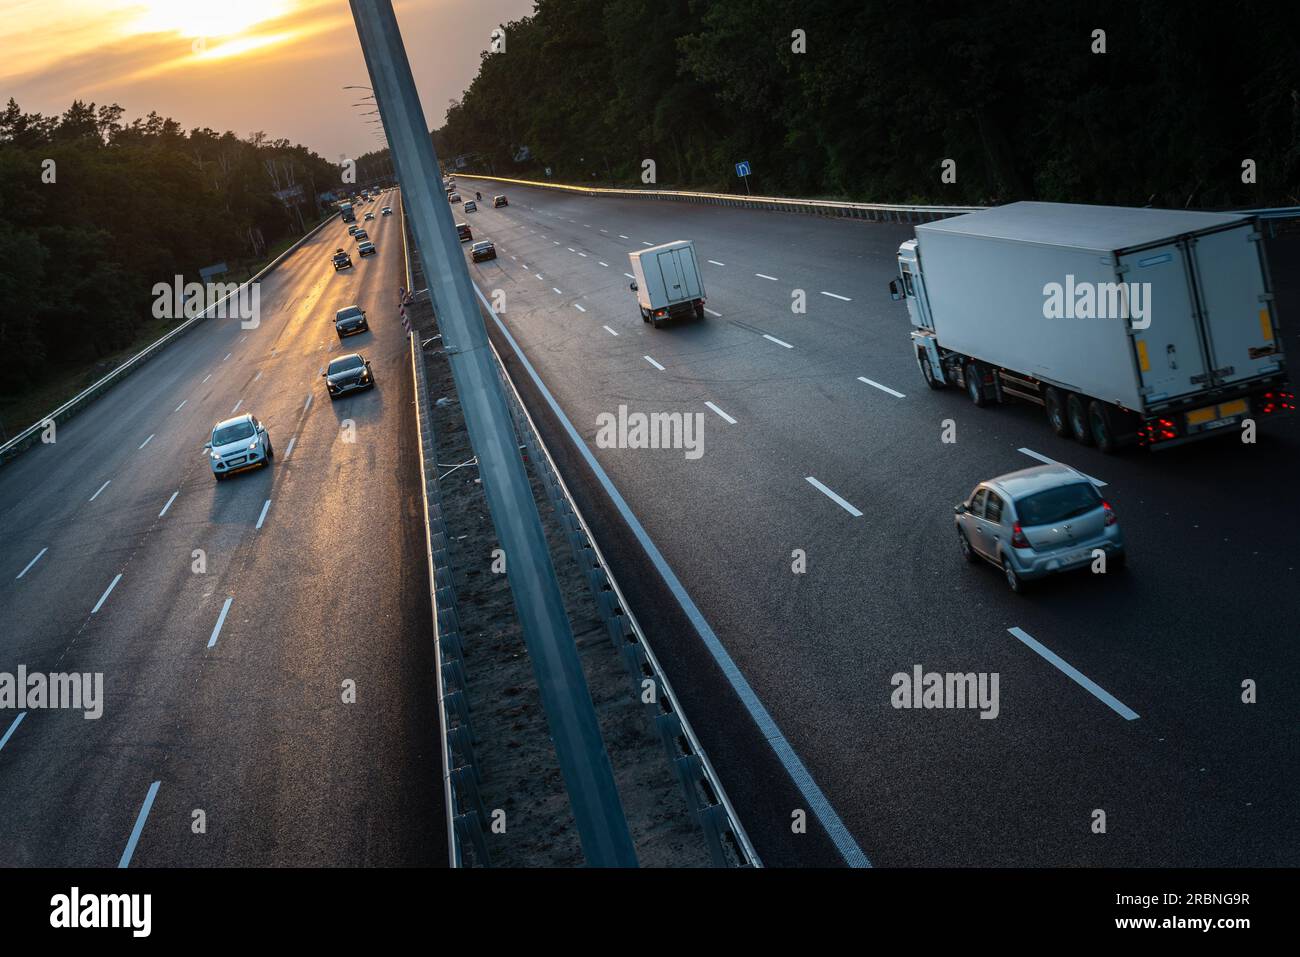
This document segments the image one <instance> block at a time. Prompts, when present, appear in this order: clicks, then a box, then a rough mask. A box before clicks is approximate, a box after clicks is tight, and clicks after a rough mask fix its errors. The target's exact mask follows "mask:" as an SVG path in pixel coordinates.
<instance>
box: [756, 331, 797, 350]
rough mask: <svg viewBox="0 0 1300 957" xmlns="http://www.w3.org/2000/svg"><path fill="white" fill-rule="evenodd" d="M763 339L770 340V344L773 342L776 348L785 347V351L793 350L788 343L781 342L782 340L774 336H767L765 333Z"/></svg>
mask: <svg viewBox="0 0 1300 957" xmlns="http://www.w3.org/2000/svg"><path fill="white" fill-rule="evenodd" d="M763 338H764V339H767V340H770V341H771V342H775V343H776V344H777V345H778V346H785V347H786V348H787V349H793V348H794V346H792V345H790V343H788V342H785V341H784V340H782V339H778V338H777V337H776V336H769V335H768V334H767V333H766V332H765V333H763Z"/></svg>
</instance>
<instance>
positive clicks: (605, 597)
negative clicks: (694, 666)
mask: <svg viewBox="0 0 1300 957" xmlns="http://www.w3.org/2000/svg"><path fill="white" fill-rule="evenodd" d="M489 345H490V346H491V349H492V355H493V356H494V357H495V358H496V362H497V369H498V371H499V373H500V375H501V380H502V384H503V385H504V387H505V390H506V398H507V400H508V401H509V403H510V406H511V413H512V414H513V416H514V418H515V426H516V428H517V430H518V435H519V438H520V441H521V442H522V444H523V446H524V447H525V449H526V450H527V451H528V455H529V458H530V459H531V461H532V462H533V463H534V464H535V467H536V470H537V475H538V477H539V478H540V479H541V481H542V485H543V487H544V488H545V489H546V493H547V497H548V498H549V499H550V501H551V505H552V506H553V507H554V509H555V511H556V514H557V515H558V516H559V520H560V524H561V526H562V527H563V528H564V531H565V533H566V535H567V537H568V540H569V546H570V548H571V549H572V551H573V557H574V560H575V561H577V563H578V567H579V568H580V569H581V570H582V573H583V577H585V578H586V580H587V585H588V587H589V588H590V589H591V593H592V597H593V598H594V599H595V601H596V606H597V608H598V609H599V610H600V616H601V619H602V620H603V622H604V625H605V631H606V633H607V634H608V635H609V639H610V642H611V643H612V644H613V646H614V650H615V651H616V652H617V653H618V655H619V658H620V660H621V661H622V662H623V666H624V668H626V669H627V673H628V678H629V680H630V681H631V683H632V693H633V694H634V695H636V697H637V700H638V701H641V702H642V704H643V708H644V710H645V712H646V717H647V719H648V720H649V722H650V724H651V726H652V727H653V728H654V730H655V732H656V733H657V734H658V736H659V738H660V740H661V742H662V743H663V746H664V748H665V750H666V751H667V752H668V759H669V761H670V762H671V763H672V767H673V770H674V772H675V773H676V775H677V781H678V784H680V785H681V788H682V791H683V793H684V794H685V796H686V803H687V806H688V807H689V809H690V813H691V817H692V818H693V819H694V821H695V823H696V824H697V825H699V827H700V829H701V831H703V833H704V836H705V839H706V841H707V842H708V846H709V854H710V856H711V857H712V858H713V863H714V865H715V866H717V867H729V866H740V867H762V866H763V865H762V862H761V861H760V860H759V857H758V853H757V852H756V851H755V850H754V846H753V844H751V843H750V840H749V836H748V835H747V834H746V833H745V829H744V827H743V826H742V825H741V823H740V817H739V815H738V814H737V813H736V809H735V808H734V807H733V806H732V804H731V801H730V799H729V798H728V797H727V793H726V791H725V790H724V789H723V787H722V782H721V781H720V780H719V778H718V774H717V772H716V771H715V770H714V769H713V765H712V764H711V763H710V762H709V759H708V756H707V755H706V754H705V753H704V749H703V747H702V746H701V745H700V742H699V739H698V738H697V737H696V736H695V732H694V730H693V729H692V728H691V725H690V722H689V721H688V720H687V719H686V715H685V714H684V713H683V711H682V709H681V706H680V705H679V704H678V701H677V696H676V695H675V694H674V693H673V689H672V686H671V685H670V684H669V683H668V678H667V677H666V676H665V674H664V671H663V668H661V667H660V665H659V661H658V659H656V658H655V654H654V651H653V650H652V649H651V647H650V643H649V642H648V641H647V640H646V636H645V632H644V631H642V629H641V625H640V624H639V623H638V622H637V620H636V616H635V615H634V614H632V611H631V609H630V608H629V607H628V604H627V601H626V600H625V599H624V597H623V592H622V590H621V589H620V588H619V587H618V582H617V581H615V579H614V576H613V574H612V572H611V571H610V569H609V564H608V563H607V562H606V561H605V556H604V555H603V554H602V553H601V551H600V546H598V545H597V544H596V539H595V537H594V536H593V535H592V534H591V528H590V527H589V526H588V525H587V522H586V520H585V519H584V518H583V517H582V513H581V512H580V511H579V510H578V506H577V504H576V502H575V501H574V499H573V495H572V494H571V493H570V491H569V488H568V486H567V485H566V484H565V483H564V479H563V478H561V477H560V472H559V469H558V468H556V465H555V460H554V459H553V458H551V453H550V450H549V449H547V447H546V444H545V443H544V442H543V441H542V438H541V435H540V433H539V432H538V431H537V427H536V425H535V424H534V422H533V419H532V416H530V415H529V414H528V409H527V408H526V407H525V406H524V402H523V398H522V397H521V396H520V395H519V390H518V389H516V388H515V384H514V382H513V381H512V380H511V378H510V375H509V373H508V372H507V371H506V367H505V364H504V363H503V362H502V361H501V356H500V354H499V353H498V352H497V349H496V346H495V345H493V344H491V343H489ZM651 686H652V687H653V689H654V694H653V695H652V696H650V697H651V700H650V701H649V702H647V701H646V692H647V691H648V690H649V688H650V687H651Z"/></svg>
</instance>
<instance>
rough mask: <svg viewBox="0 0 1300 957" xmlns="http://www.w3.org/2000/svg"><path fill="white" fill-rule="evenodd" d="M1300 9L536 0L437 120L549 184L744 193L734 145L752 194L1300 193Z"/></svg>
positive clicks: (486, 162)
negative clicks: (747, 170) (649, 174)
mask: <svg viewBox="0 0 1300 957" xmlns="http://www.w3.org/2000/svg"><path fill="white" fill-rule="evenodd" d="M1298 10H1300V7H1297V6H1296V5H1295V4H1281V3H1278V4H1273V3H1267V2H1263V0H1231V2H1221V0H1219V2H1206V0H1185V2H1179V3H1165V2H1156V0H1125V2H1119V0H1096V2H1092V3H1088V4H1056V3H1042V2H1041V0H995V2H992V3H967V2H962V3H935V2H922V3H912V4H906V3H896V2H885V0H727V2H725V3H717V2H710V0H660V2H658V3H654V4H647V3H645V2H643V0H538V2H537V4H536V6H535V8H534V12H533V14H532V15H531V16H529V17H525V18H523V19H520V20H516V21H513V22H511V23H508V24H505V29H504V36H503V38H502V41H501V43H502V44H503V46H504V48H503V49H500V50H497V51H491V50H490V51H489V52H487V53H485V54H484V55H483V58H482V63H481V65H480V68H479V72H478V75H477V76H476V77H475V79H474V80H473V82H472V83H471V84H470V86H469V88H468V89H467V90H466V91H465V92H464V94H463V96H462V97H461V99H460V100H459V101H458V102H454V103H453V104H452V105H451V106H450V108H449V109H448V111H447V115H446V122H445V124H444V125H443V127H442V128H441V129H439V130H436V131H435V132H434V140H435V143H436V145H437V146H438V149H439V153H440V156H441V158H442V160H443V163H444V166H448V165H449V164H450V161H451V159H452V158H454V157H456V156H458V155H461V156H465V157H466V159H467V163H468V166H469V167H471V168H474V169H476V170H485V171H491V172H492V173H494V174H495V175H526V176H529V177H540V176H544V175H545V172H544V171H545V169H546V168H547V167H549V168H550V170H551V175H552V178H554V179H556V180H558V181H562V182H600V183H609V184H617V185H625V186H640V185H642V184H643V178H642V174H643V170H644V169H646V166H645V162H644V161H645V160H653V161H654V171H655V179H656V183H657V185H660V186H681V187H691V188H709V189H719V190H721V191H726V192H741V193H743V192H744V185H743V184H742V183H741V182H740V181H739V180H738V179H737V178H736V176H735V173H734V167H735V164H736V162H738V161H740V160H747V161H749V163H750V164H751V167H752V169H753V176H752V181H751V185H752V187H753V190H754V192H758V193H767V194H780V195H792V196H810V197H818V196H826V197H841V198H847V199H853V200H859V201H867V202H900V203H946V204H959V205H963V204H986V203H995V202H1006V201H1011V200H1016V199H1040V200H1051V201H1070V202H1088V203H1103V204H1119V205H1147V204H1151V205H1156V206H1169V207H1180V208H1181V207H1199V208H1213V207H1227V206H1253V205H1258V206H1266V205H1297V204H1300V198H1298V196H1300V57H1297V56H1296V55H1295V50H1294V43H1295V38H1296V37H1297V36H1298V35H1300V30H1298V29H1297V27H1298V26H1300V16H1298V14H1297V11H1298ZM1097 31H1101V33H1098V32H1097ZM1248 160H1249V161H1252V162H1251V164H1247V162H1246V161H1248ZM945 161H951V162H950V163H945ZM945 169H947V170H948V171H949V175H948V176H947V177H945V176H944V175H943V174H944V171H945ZM1252 177H1253V178H1254V180H1255V181H1254V182H1244V181H1243V179H1247V180H1248V179H1251V178H1252ZM949 180H951V181H949Z"/></svg>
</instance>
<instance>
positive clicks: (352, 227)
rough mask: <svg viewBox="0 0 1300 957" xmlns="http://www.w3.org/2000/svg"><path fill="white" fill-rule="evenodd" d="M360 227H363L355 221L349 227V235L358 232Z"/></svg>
mask: <svg viewBox="0 0 1300 957" xmlns="http://www.w3.org/2000/svg"><path fill="white" fill-rule="evenodd" d="M360 228H361V227H360V226H358V225H356V224H355V223H353V224H352V225H351V226H349V227H348V235H349V236H355V235H356V234H357V230H359V229H360Z"/></svg>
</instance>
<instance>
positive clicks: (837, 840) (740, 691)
mask: <svg viewBox="0 0 1300 957" xmlns="http://www.w3.org/2000/svg"><path fill="white" fill-rule="evenodd" d="M474 293H475V295H477V296H478V298H479V302H481V303H482V304H483V308H484V309H485V310H487V313H488V315H490V316H491V317H492V321H493V322H494V323H496V327H497V329H499V330H500V332H501V335H502V336H503V337H504V338H505V340H506V342H508V343H510V348H512V349H513V350H514V353H515V355H516V356H517V357H518V359H519V362H520V364H521V365H522V366H523V367H524V370H525V371H526V372H527V373H528V376H529V378H531V379H532V380H533V384H534V385H535V386H536V387H537V391H538V392H539V393H541V395H542V398H544V399H545V400H546V404H547V405H548V406H550V409H551V412H552V413H554V415H555V418H556V420H557V421H558V422H559V423H560V425H562V426H563V428H564V431H565V433H566V434H567V435H568V436H569V441H570V442H572V443H573V447H574V448H575V449H577V450H578V452H579V454H581V455H582V458H583V460H584V461H585V462H586V463H587V467H588V468H589V469H591V472H592V474H593V475H595V477H596V479H597V480H598V481H599V482H600V484H601V487H602V488H604V490H605V494H606V495H608V496H609V500H610V502H611V504H613V506H614V508H615V509H616V510H617V511H618V513H619V515H621V516H622V518H623V522H624V524H626V525H627V527H628V529H629V530H630V531H631V532H632V534H633V535H635V536H636V538H637V541H638V542H640V544H641V548H642V549H643V550H644V551H645V553H646V557H647V558H649V559H650V563H651V564H652V565H654V567H655V570H656V571H658V572H659V575H660V577H661V578H663V580H664V584H665V585H667V586H668V590H669V591H671V592H672V593H673V597H674V598H676V599H677V603H678V604H679V605H680V606H681V608H682V612H683V613H684V614H685V615H686V617H687V619H688V620H689V621H690V622H691V624H692V625H693V626H694V627H695V631H696V633H697V634H699V636H700V640H701V641H702V642H704V647H705V648H706V649H708V652H709V654H710V655H711V656H712V658H713V660H714V662H716V663H717V665H718V667H719V669H720V670H721V671H722V674H723V677H725V678H726V679H727V681H728V683H729V684H730V685H731V687H732V690H733V691H735V693H736V697H737V698H739V699H740V703H741V704H742V705H744V707H745V710H746V711H747V712H748V713H749V716H750V717H751V718H752V719H753V720H754V723H755V724H756V725H758V730H759V733H760V734H762V735H763V738H764V739H765V740H766V741H767V743H768V744H769V745H770V746H771V748H772V751H773V753H774V754H776V757H777V760H779V761H780V762H781V766H782V767H783V768H784V769H785V772H786V774H788V775H789V776H790V780H791V781H792V782H793V784H794V786H795V788H796V789H797V790H798V791H799V793H800V795H801V796H802V797H803V799H804V800H805V801H806V802H807V803H808V807H809V809H810V810H811V811H812V812H813V814H814V815H815V816H816V818H817V820H818V821H820V822H821V824H822V827H824V828H825V829H826V833H827V836H828V837H830V839H831V841H832V842H833V843H834V844H835V847H836V849H837V850H838V851H839V853H840V856H841V857H843V858H844V861H845V863H846V864H848V865H849V866H850V867H870V866H871V861H870V860H869V859H868V858H867V855H866V854H864V853H862V848H860V847H858V843H857V841H855V840H854V839H853V835H852V834H850V833H849V830H848V828H847V827H845V826H844V822H843V820H841V819H840V816H839V814H838V813H837V812H836V810H835V808H834V807H833V806H832V805H831V802H830V800H829V799H827V797H826V795H825V794H824V793H823V792H822V789H821V788H820V787H818V786H817V782H816V781H815V780H814V779H813V776H812V773H811V772H810V771H809V770H808V767H807V765H805V764H804V763H803V759H802V758H800V757H799V755H798V753H797V752H796V751H795V750H794V748H793V746H791V744H790V742H789V741H788V740H787V739H786V737H785V735H784V734H782V733H781V728H780V726H778V725H777V723H776V719H775V718H773V717H772V714H771V712H769V711H768V710H767V707H766V706H765V705H764V704H763V702H762V701H761V700H760V699H759V697H758V695H757V693H755V691H754V688H753V686H752V685H750V683H749V679H747V678H746V677H745V675H744V674H743V673H742V672H741V670H740V667H739V666H738V665H737V664H736V662H735V659H733V658H732V657H731V653H730V652H728V651H727V649H726V647H724V646H723V644H722V641H721V640H720V639H719V638H718V636H717V633H716V632H714V630H713V628H712V626H710V625H709V623H708V621H707V620H706V619H705V617H704V613H703V612H701V611H700V609H699V606H697V605H696V604H695V601H694V600H693V599H692V598H691V596H690V593H688V592H687V591H686V586H685V585H683V584H682V581H681V579H680V578H678V577H677V575H676V573H675V572H673V570H672V568H671V567H670V566H669V565H668V561H667V559H665V558H664V556H663V553H662V552H661V551H659V548H658V546H657V545H655V543H654V541H653V539H651V538H650V535H649V533H648V532H646V530H645V527H644V526H643V525H642V524H641V521H640V519H638V518H637V517H636V514H635V513H634V512H633V511H632V508H631V506H630V505H628V504H627V500H626V499H625V498H623V496H622V494H621V493H620V492H619V490H618V489H617V488H616V487H615V485H614V482H613V480H612V479H610V477H609V475H608V474H607V473H606V472H605V470H604V468H602V467H601V464H600V462H599V461H598V460H597V459H596V456H595V455H594V454H593V453H592V451H591V449H590V447H588V445H587V443H586V442H585V441H584V440H583V438H582V436H581V435H580V434H579V433H578V430H577V429H576V428H575V427H574V425H573V423H572V422H571V421H569V417H568V416H567V415H565V414H564V410H563V409H561V408H560V403H559V402H557V401H556V399H555V396H554V395H552V394H551V390H550V389H548V388H547V387H546V383H545V382H543V381H542V377H541V376H540V375H538V374H537V370H536V369H535V368H533V364H532V363H531V362H529V361H528V357H527V356H526V355H524V350H523V349H522V348H520V346H519V343H518V342H517V341H516V340H515V337H514V336H513V335H512V334H511V332H510V330H509V329H508V328H506V324H505V323H504V322H502V321H501V317H500V316H498V315H497V314H496V310H495V309H493V308H492V304H491V303H490V302H488V300H487V297H485V296H484V295H483V290H482V289H480V288H479V287H478V283H474Z"/></svg>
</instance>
